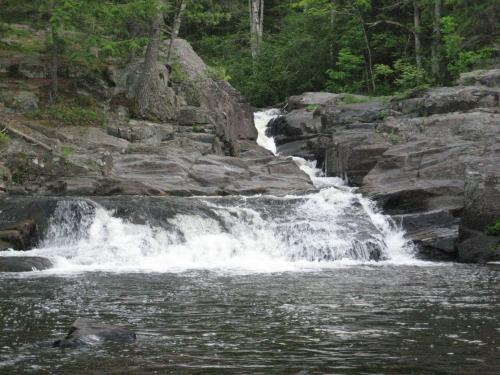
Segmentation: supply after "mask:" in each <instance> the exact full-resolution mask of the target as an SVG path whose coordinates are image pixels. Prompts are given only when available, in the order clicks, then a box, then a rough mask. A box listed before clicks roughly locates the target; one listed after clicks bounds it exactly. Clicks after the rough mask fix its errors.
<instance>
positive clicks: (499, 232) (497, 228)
mask: <svg viewBox="0 0 500 375" xmlns="http://www.w3.org/2000/svg"><path fill="white" fill-rule="evenodd" d="M486 233H487V234H489V235H490V236H500V219H498V220H497V221H496V222H495V223H493V224H491V225H488V226H487V227H486Z"/></svg>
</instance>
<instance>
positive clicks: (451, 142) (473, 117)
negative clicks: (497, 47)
mask: <svg viewBox="0 0 500 375" xmlns="http://www.w3.org/2000/svg"><path fill="white" fill-rule="evenodd" d="M499 77H500V70H498V69H495V70H489V71H477V72H472V73H468V74H464V75H463V76H462V77H461V79H460V81H459V82H458V85H457V86H455V87H441V88H433V89H426V90H420V91H415V92H413V93H411V94H409V95H407V96H406V97H401V98H390V99H388V98H383V99H373V98H368V97H362V96H354V95H346V94H330V93H306V94H304V95H301V96H297V97H292V98H290V100H289V103H288V110H289V111H288V113H287V114H286V115H284V116H282V117H279V118H277V119H276V120H274V121H273V122H272V123H271V124H270V128H269V129H268V132H269V134H270V135H273V136H275V139H276V143H277V146H278V152H279V153H280V154H281V155H299V156H303V157H306V158H309V159H317V160H319V161H320V162H321V163H322V165H323V166H324V168H325V170H326V173H327V175H329V176H340V177H343V178H345V179H346V180H347V181H348V182H349V184H351V185H354V186H359V187H360V191H362V192H363V193H364V194H366V195H368V196H370V197H372V198H374V199H376V200H377V201H378V202H379V203H380V206H381V208H382V209H383V210H384V212H386V213H388V214H391V215H392V216H393V217H394V218H395V219H396V220H397V221H400V222H401V223H402V225H403V226H404V227H405V229H406V230H407V231H408V234H409V236H410V237H411V238H412V239H413V240H414V241H415V242H416V243H417V244H419V245H420V249H421V254H422V255H423V256H426V257H430V258H433V259H458V260H460V261H467V262H482V261H498V260H500V238H499V237H498V236H494V235H488V233H487V232H488V231H487V228H488V227H489V226H491V225H494V224H495V223H496V221H497V220H498V219H499V218H500V88H499V79H500V78H499ZM489 232H490V233H491V231H489Z"/></svg>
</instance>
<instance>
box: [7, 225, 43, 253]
mask: <svg viewBox="0 0 500 375" xmlns="http://www.w3.org/2000/svg"><path fill="white" fill-rule="evenodd" d="M35 238H36V224H35V222H34V221H33V220H23V221H20V222H17V223H14V224H10V225H9V224H7V225H1V224H0V241H1V242H0V250H6V249H14V250H29V249H30V248H31V247H32V246H33V244H34V242H35Z"/></svg>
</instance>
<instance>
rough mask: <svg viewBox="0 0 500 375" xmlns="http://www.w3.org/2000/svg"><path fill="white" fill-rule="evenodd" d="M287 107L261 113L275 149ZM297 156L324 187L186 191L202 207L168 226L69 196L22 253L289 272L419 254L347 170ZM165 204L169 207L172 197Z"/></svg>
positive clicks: (65, 264) (74, 266) (160, 267)
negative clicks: (340, 173)
mask: <svg viewBox="0 0 500 375" xmlns="http://www.w3.org/2000/svg"><path fill="white" fill-rule="evenodd" d="M278 114H279V112H277V111H276V110H271V111H267V112H259V113H257V114H256V115H255V120H256V121H255V122H256V127H257V130H258V133H259V138H258V143H259V144H260V145H263V146H264V147H266V148H268V149H269V150H271V151H273V152H276V146H275V144H274V141H273V140H272V139H271V138H269V137H267V136H266V135H265V128H266V126H267V123H268V122H269V120H270V119H271V118H272V117H273V116H277V115H278ZM294 160H295V162H296V163H297V164H298V165H299V167H300V168H301V169H302V170H303V171H304V172H306V173H307V174H308V175H309V176H310V177H311V179H312V181H313V183H314V185H315V186H316V187H317V188H318V189H319V191H318V192H316V193H311V194H307V195H303V196H295V195H293V196H285V197H274V196H254V197H226V198H207V197H193V198H182V199H185V200H186V201H187V202H188V203H187V204H188V205H189V202H193V207H194V206H195V205H194V203H196V207H197V208H196V209H195V208H193V209H192V210H191V211H190V212H188V213H186V212H182V213H177V214H175V215H172V217H170V218H168V219H166V220H164V221H163V222H162V225H152V224H148V223H147V222H148V221H154V220H148V217H147V215H148V212H147V210H145V212H144V216H145V217H146V223H141V224H135V223H133V222H132V220H131V221H128V220H127V217H126V218H125V219H123V218H120V217H117V215H115V213H114V212H112V211H110V210H107V209H105V208H103V207H102V206H101V205H99V204H97V203H95V202H92V201H90V200H83V199H67V200H61V201H59V203H58V207H57V209H56V211H55V213H54V215H53V217H52V218H51V222H50V225H49V229H48V233H47V235H46V238H45V240H44V241H43V243H42V244H41V245H40V246H39V248H38V249H35V250H32V251H29V252H23V253H22V255H33V256H43V257H48V258H50V259H51V260H52V261H53V262H54V266H55V267H54V268H53V269H52V270H50V271H48V272H73V271H95V270H105V271H112V272H130V271H153V272H183V271H186V270H191V269H212V270H238V271H247V272H281V271H291V270H304V269H311V268H312V269H317V268H325V267H338V266H339V265H340V266H342V265H346V264H356V263H360V262H361V263H363V262H372V261H375V260H376V261H380V262H379V263H385V262H391V263H402V264H407V263H414V262H415V260H414V259H413V258H412V256H411V252H412V247H411V245H410V244H409V243H408V242H407V241H406V240H405V238H404V233H403V231H401V230H400V229H398V228H397V226H395V225H394V224H393V223H392V222H391V220H390V218H389V217H387V216H384V215H382V214H380V213H378V212H377V211H376V209H375V207H374V204H373V203H372V202H371V201H369V200H368V199H366V198H363V197H362V196H361V195H360V194H357V193H356V192H355V190H354V189H352V188H350V187H348V186H345V184H344V183H343V181H342V180H341V179H339V178H326V177H321V171H320V170H318V169H316V168H315V165H314V164H315V163H312V162H308V161H305V160H304V159H300V158H294ZM161 204H164V205H169V200H168V198H165V199H164V201H161ZM134 209H135V210H139V211H140V210H141V207H140V205H138V206H137V207H136V208H134ZM197 210H198V211H197ZM141 214H142V213H141ZM150 219H153V218H152V217H151V218H150ZM4 254H5V255H10V256H12V255H20V254H19V252H14V251H9V252H5V253H4Z"/></svg>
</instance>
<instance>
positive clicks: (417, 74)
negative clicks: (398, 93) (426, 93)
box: [394, 59, 426, 90]
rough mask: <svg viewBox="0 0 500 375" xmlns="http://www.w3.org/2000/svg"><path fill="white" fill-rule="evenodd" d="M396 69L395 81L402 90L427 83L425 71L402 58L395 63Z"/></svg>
mask: <svg viewBox="0 0 500 375" xmlns="http://www.w3.org/2000/svg"><path fill="white" fill-rule="evenodd" d="M394 70H395V72H396V75H397V78H396V80H395V83H396V85H397V87H398V89H400V90H408V89H412V88H415V87H420V86H422V85H424V84H425V75H426V74H425V71H424V70H422V69H418V68H417V67H416V66H415V65H413V64H410V63H408V62H406V61H404V60H402V59H400V60H397V61H396V62H395V63H394Z"/></svg>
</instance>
